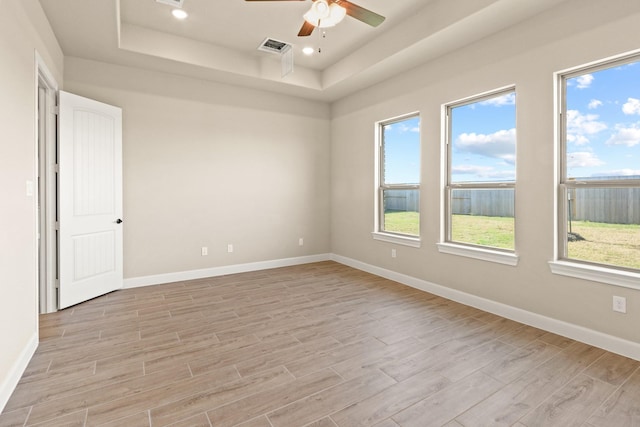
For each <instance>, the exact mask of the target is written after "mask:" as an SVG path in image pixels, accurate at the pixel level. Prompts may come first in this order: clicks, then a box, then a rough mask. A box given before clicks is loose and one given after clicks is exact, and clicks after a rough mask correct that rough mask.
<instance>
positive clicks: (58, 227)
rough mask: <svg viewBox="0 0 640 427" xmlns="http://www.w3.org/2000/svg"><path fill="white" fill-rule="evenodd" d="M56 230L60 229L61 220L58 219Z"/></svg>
mask: <svg viewBox="0 0 640 427" xmlns="http://www.w3.org/2000/svg"><path fill="white" fill-rule="evenodd" d="M56 230H60V222H59V221H56Z"/></svg>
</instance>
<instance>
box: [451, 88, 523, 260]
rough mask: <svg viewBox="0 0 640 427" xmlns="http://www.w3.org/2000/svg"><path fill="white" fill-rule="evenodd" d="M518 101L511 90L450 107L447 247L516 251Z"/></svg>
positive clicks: (457, 103) (486, 95)
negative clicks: (464, 246) (450, 245)
mask: <svg viewBox="0 0 640 427" xmlns="http://www.w3.org/2000/svg"><path fill="white" fill-rule="evenodd" d="M515 100H516V94H515V91H514V90H513V88H510V89H508V90H501V91H497V92H492V93H490V94H485V95H482V96H478V97H473V98H470V99H466V100H464V101H460V102H456V103H453V104H450V105H448V106H446V107H445V108H446V117H447V134H446V144H447V169H446V170H447V183H446V196H445V197H446V215H445V241H446V242H448V243H452V244H461V245H467V246H472V247H474V249H487V250H492V251H494V250H495V251H504V252H514V249H515V238H514V227H515V215H514V210H515V200H514V198H515V179H516V102H515ZM441 250H442V248H441ZM474 253H477V250H476V251H475V252H474ZM508 263H510V262H508Z"/></svg>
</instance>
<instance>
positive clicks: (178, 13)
mask: <svg viewBox="0 0 640 427" xmlns="http://www.w3.org/2000/svg"><path fill="white" fill-rule="evenodd" d="M171 14H172V15H173V16H174V17H175V18H176V19H185V18H186V17H187V16H189V14H188V13H187V12H185V11H184V10H182V9H173V10H172V11H171Z"/></svg>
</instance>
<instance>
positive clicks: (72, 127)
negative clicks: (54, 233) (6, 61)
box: [58, 91, 123, 309]
mask: <svg viewBox="0 0 640 427" xmlns="http://www.w3.org/2000/svg"><path fill="white" fill-rule="evenodd" d="M59 104H60V114H59V141H58V164H59V173H58V185H59V188H58V215H59V216H58V221H59V224H60V231H59V263H60V265H59V280H60V288H59V308H60V309H62V308H66V307H69V306H71V305H74V304H77V303H79V302H82V301H86V300H88V299H91V298H94V297H96V296H99V295H103V294H105V293H107V292H111V291H113V290H116V289H120V288H121V287H122V280H123V265H122V257H123V255H122V234H123V233H122V110H121V109H120V108H118V107H114V106H111V105H107V104H103V103H101V102H97V101H94V100H92V99H87V98H83V97H81V96H77V95H73V94H70V93H67V92H62V91H61V92H60V99H59Z"/></svg>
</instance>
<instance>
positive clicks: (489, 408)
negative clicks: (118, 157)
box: [0, 262, 640, 427]
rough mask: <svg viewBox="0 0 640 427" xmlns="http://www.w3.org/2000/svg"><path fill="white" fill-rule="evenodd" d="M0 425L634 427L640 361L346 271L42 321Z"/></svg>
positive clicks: (143, 291)
mask: <svg viewBox="0 0 640 427" xmlns="http://www.w3.org/2000/svg"><path fill="white" fill-rule="evenodd" d="M40 336H41V343H40V346H39V348H38V350H37V352H36V354H35V356H34V358H33V360H32V362H31V364H30V365H29V367H28V368H27V371H26V372H25V374H24V376H23V377H22V379H21V381H20V383H19V385H18V387H17V388H16V390H15V392H14V394H13V396H12V397H11V399H10V401H9V402H8V404H7V406H6V408H5V410H4V412H3V414H2V415H0V426H3V427H4V426H14V425H15V426H22V425H47V426H76V425H77V426H83V425H86V426H94V425H108V426H126V427H135V426H154V427H155V426H166V425H172V426H216V427H218V426H221V427H225V426H243V427H295V426H310V427H311V426H312V427H336V426H340V427H348V426H365V425H366V426H369V425H375V426H378V427H397V426H402V427H405V426H407V427H408V426H419V427H425V426H442V425H445V426H448V427H459V426H502V425H505V426H506V425H509V426H511V425H515V426H518V427H523V426H562V427H566V426H574V425H575V426H588V427H597V426H606V427H612V426H638V425H640V362H637V361H634V360H631V359H627V358H624V357H621V356H618V355H615V354H612V353H609V352H606V351H604V350H601V349H598V348H594V347H591V346H589V345H586V344H582V343H579V342H576V341H573V340H570V339H566V338H563V337H560V336H558V335H554V334H551V333H546V332H544V331H541V330H538V329H535V328H532V327H529V326H524V325H522V324H519V323H516V322H513V321H510V320H507V319H504V318H500V317H498V316H495V315H492V314H488V313H485V312H482V311H480V310H477V309H474V308H470V307H466V306H463V305H460V304H457V303H454V302H451V301H448V300H445V299H443V298H440V297H436V296H434V295H430V294H427V293H423V292H420V291H417V290H414V289H411V288H408V287H405V286H403V285H400V284H397V283H394V282H391V281H389V280H386V279H382V278H380V277H376V276H372V275H369V274H367V273H363V272H361V271H358V270H354V269H352V268H349V267H346V266H343V265H340V264H337V263H333V262H323V263H317V264H309V265H304V266H296V267H288V268H280V269H274V270H267V271H260V272H252V273H244V274H237V275H230V276H223V277H217V278H211V279H201V280H194V281H190V282H179V283H173V284H168V285H159V286H151V287H146V288H138V289H129V290H123V291H117V292H114V293H111V294H109V295H106V296H103V297H100V298H96V299H94V300H92V301H88V302H85V303H83V304H80V305H77V306H75V307H72V308H70V309H67V310H64V311H61V312H58V313H54V314H48V315H43V316H42V317H41V319H40Z"/></svg>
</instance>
